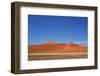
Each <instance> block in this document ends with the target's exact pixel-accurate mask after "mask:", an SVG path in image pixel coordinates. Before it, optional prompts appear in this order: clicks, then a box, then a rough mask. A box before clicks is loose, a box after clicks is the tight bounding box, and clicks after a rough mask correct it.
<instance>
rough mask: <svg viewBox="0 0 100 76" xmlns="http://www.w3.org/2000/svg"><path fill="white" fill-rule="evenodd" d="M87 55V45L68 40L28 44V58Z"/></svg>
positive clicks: (79, 56)
mask: <svg viewBox="0 0 100 76" xmlns="http://www.w3.org/2000/svg"><path fill="white" fill-rule="evenodd" d="M87 57H88V47H87V46H84V45H81V44H77V43H73V42H68V43H57V42H52V41H48V42H44V43H41V44H39V45H28V60H52V59H79V58H87Z"/></svg>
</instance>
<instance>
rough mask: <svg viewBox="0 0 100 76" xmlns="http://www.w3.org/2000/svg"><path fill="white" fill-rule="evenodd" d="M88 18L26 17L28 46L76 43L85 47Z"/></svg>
mask: <svg viewBox="0 0 100 76" xmlns="http://www.w3.org/2000/svg"><path fill="white" fill-rule="evenodd" d="M87 33H88V18H87V17H73V16H72V17H71V16H45V15H28V44H29V45H37V44H40V43H42V42H47V41H54V42H59V43H66V42H77V43H80V44H85V45H87V40H88V35H87Z"/></svg>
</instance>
